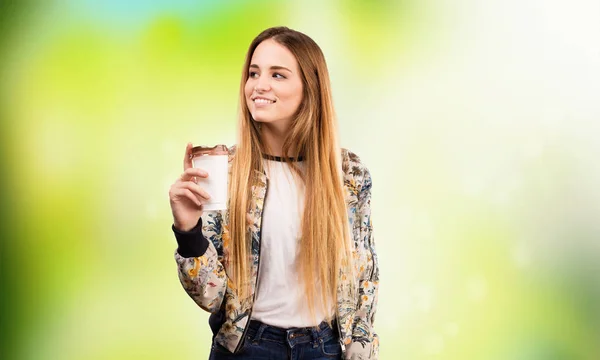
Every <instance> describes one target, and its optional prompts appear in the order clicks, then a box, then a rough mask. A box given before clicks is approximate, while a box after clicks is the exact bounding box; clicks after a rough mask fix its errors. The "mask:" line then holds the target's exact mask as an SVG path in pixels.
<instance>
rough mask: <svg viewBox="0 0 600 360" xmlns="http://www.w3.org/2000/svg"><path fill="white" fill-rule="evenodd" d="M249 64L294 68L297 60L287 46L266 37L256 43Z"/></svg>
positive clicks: (264, 66) (262, 66) (261, 66)
mask: <svg viewBox="0 0 600 360" xmlns="http://www.w3.org/2000/svg"><path fill="white" fill-rule="evenodd" d="M250 65H257V66H258V67H260V68H269V67H271V66H284V67H287V68H290V69H292V68H296V66H297V61H296V58H295V57H294V55H293V54H292V52H291V51H290V50H288V48H286V47H285V46H283V45H281V44H279V43H278V42H276V41H275V40H273V39H267V40H265V41H263V42H261V43H260V44H258V46H257V47H256V50H254V54H252V59H251V61H250Z"/></svg>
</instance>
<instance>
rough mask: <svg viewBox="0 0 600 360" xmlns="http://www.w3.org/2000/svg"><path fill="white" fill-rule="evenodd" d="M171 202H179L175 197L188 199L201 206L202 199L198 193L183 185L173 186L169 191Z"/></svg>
mask: <svg viewBox="0 0 600 360" xmlns="http://www.w3.org/2000/svg"><path fill="white" fill-rule="evenodd" d="M169 195H170V198H171V204H176V203H177V202H179V201H178V200H177V199H188V200H189V201H191V202H192V203H193V204H195V205H196V206H198V207H200V206H202V201H201V200H200V197H199V196H198V195H195V194H194V193H193V192H192V191H191V190H190V189H187V188H185V187H181V186H178V187H173V188H172V189H171V191H170V194H169Z"/></svg>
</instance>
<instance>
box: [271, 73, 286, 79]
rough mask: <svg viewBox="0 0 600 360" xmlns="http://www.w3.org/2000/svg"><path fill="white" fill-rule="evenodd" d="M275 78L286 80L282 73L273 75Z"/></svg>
mask: <svg viewBox="0 0 600 360" xmlns="http://www.w3.org/2000/svg"><path fill="white" fill-rule="evenodd" d="M273 77H274V78H275V79H285V76H283V75H281V74H280V73H273Z"/></svg>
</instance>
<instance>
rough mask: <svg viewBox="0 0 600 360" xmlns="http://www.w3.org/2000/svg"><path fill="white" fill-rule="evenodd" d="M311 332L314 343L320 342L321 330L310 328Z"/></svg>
mask: <svg viewBox="0 0 600 360" xmlns="http://www.w3.org/2000/svg"><path fill="white" fill-rule="evenodd" d="M310 332H311V335H312V338H313V341H318V340H319V332H320V329H319V328H315V327H311V328H310Z"/></svg>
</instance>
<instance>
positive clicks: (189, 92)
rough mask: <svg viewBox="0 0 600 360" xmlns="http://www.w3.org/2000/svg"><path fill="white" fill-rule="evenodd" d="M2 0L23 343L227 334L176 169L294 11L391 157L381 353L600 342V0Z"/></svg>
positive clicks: (593, 355) (199, 340)
mask: <svg viewBox="0 0 600 360" xmlns="http://www.w3.org/2000/svg"><path fill="white" fill-rule="evenodd" d="M0 3H1V4H2V5H1V6H2V9H1V10H0V30H1V31H0V51H1V56H0V116H1V129H0V134H1V135H0V136H1V139H0V146H1V149H2V152H1V156H0V161H1V164H0V165H1V166H0V168H1V169H2V172H1V176H0V185H1V186H0V189H1V190H0V191H1V194H0V195H1V199H2V200H1V218H0V221H1V225H2V226H1V228H0V231H1V234H0V235H1V239H2V250H1V255H2V260H1V267H2V270H1V272H0V276H1V281H2V282H1V285H2V289H1V294H0V301H1V304H2V305H1V309H0V311H1V312H0V321H1V331H2V333H1V335H2V336H1V338H2V343H1V348H0V351H1V353H0V357H1V358H2V359H6V360H9V359H10V360H12V359H27V360H33V359H61V360H62V359H65V360H69V359H77V360H79V359H86V360H100V359H103V360H104V359H205V358H207V355H208V352H209V344H210V331H209V327H208V324H207V317H208V316H207V314H206V313H205V312H204V311H202V310H201V309H200V308H198V307H197V306H196V305H195V304H194V303H193V301H192V300H191V299H189V298H188V296H187V295H186V294H185V292H184V291H183V290H182V289H181V285H180V284H179V280H178V279H177V272H176V266H175V261H174V260H173V252H174V250H175V247H176V243H175V240H174V237H173V235H172V232H171V229H170V225H171V214H170V209H169V203H168V196H167V193H168V188H169V186H170V184H171V183H172V182H173V181H174V180H175V179H176V178H177V177H178V176H179V174H180V172H181V171H182V169H181V167H182V157H183V151H184V148H185V144H186V142H187V141H192V142H193V143H194V144H216V143H225V144H233V143H234V142H235V138H236V135H235V131H236V122H237V120H236V114H237V96H238V86H239V78H240V75H241V67H242V63H243V58H244V55H245V51H246V48H247V46H248V44H249V43H250V41H251V39H252V38H253V37H254V36H256V35H257V34H258V33H259V32H260V31H261V30H262V29H264V28H266V27H269V26H273V25H281V24H284V25H288V26H290V27H292V28H295V29H298V30H301V31H303V32H305V33H307V34H309V35H310V36H311V37H313V38H314V39H315V40H316V41H317V43H319V44H320V46H321V47H322V49H323V51H324V53H325V55H326V58H327V61H328V65H329V69H330V72H331V78H332V86H333V93H334V100H335V105H336V109H337V113H338V117H339V122H340V136H341V143H342V145H343V146H345V147H348V148H350V149H352V150H353V151H354V152H356V153H357V154H358V155H359V156H360V157H361V158H362V160H363V162H364V163H366V164H367V166H368V167H369V168H370V170H371V173H372V175H373V184H374V185H373V186H374V187H373V200H372V211H373V223H374V227H375V233H376V241H377V250H378V254H379V260H380V267H381V282H380V297H379V308H378V312H377V316H376V322H375V327H376V329H377V331H378V333H379V335H380V336H381V359H411V360H413V359H457V360H458V359H460V360H471V359H475V360H479V359H481V360H571V359H590V360H592V359H600V238H599V235H600V225H599V223H600V221H599V214H600V190H598V187H599V184H600V161H599V160H598V156H599V155H600V140H599V139H598V138H599V137H600V125H599V121H600V47H599V45H598V44H600V5H599V3H598V2H597V1H582V0H579V1H577V0H576V1H570V2H564V1H541V0H537V1H535V0H525V1H523V0H519V1H517V0H509V1H506V0H490V1H479V0H455V1H433V0H410V1H409V0H406V1H341V0H338V1H301V2H300V1H297V2H296V1H294V2H292V1H285V2H283V1H261V0H257V1H191V0H177V1H162V2H159V1H142V0H136V1H133V0H132V1H120V0H105V1H94V0H80V1H75V0H72V1H66V0H65V1H34V0H29V1H18V2H7V1H2V2H0Z"/></svg>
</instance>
